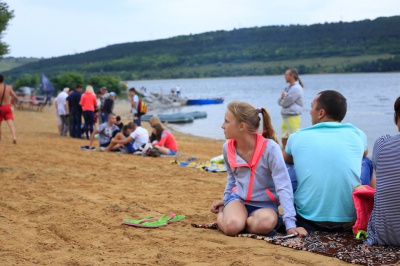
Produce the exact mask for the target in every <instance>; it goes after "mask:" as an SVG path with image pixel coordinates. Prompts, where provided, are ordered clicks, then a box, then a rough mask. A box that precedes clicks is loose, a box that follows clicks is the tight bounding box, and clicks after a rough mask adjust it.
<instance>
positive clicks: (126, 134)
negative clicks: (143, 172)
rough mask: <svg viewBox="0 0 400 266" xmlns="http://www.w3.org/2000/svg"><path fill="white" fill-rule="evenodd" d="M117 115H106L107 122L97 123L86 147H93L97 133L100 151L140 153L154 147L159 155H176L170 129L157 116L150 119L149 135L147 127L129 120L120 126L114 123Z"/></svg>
mask: <svg viewBox="0 0 400 266" xmlns="http://www.w3.org/2000/svg"><path fill="white" fill-rule="evenodd" d="M116 122H117V116H116V115H115V114H113V113H111V114H109V115H108V119H107V122H104V123H102V124H100V125H99V127H98V128H97V129H96V130H95V131H94V132H93V134H92V136H91V137H90V143H89V146H88V148H89V149H90V150H91V149H93V148H95V147H94V145H93V143H94V136H95V135H96V134H98V135H99V147H100V150H101V151H105V152H112V151H118V152H122V153H127V154H142V155H143V152H145V151H149V149H153V150H154V149H155V150H156V151H157V153H158V154H159V155H176V153H177V152H178V145H177V142H176V139H175V137H174V136H173V135H172V133H171V131H170V130H169V129H167V128H166V127H165V126H164V125H163V124H162V123H161V121H160V119H159V118H158V117H157V116H153V117H151V119H150V126H151V127H152V128H153V131H152V134H151V136H150V135H149V133H148V131H147V129H145V128H143V127H142V126H139V125H137V124H136V123H134V122H129V123H128V124H127V125H124V126H123V127H122V128H119V127H118V126H117V125H116Z"/></svg>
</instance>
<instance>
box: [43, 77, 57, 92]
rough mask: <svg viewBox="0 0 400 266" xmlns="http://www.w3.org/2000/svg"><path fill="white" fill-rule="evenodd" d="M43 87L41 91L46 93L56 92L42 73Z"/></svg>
mask: <svg viewBox="0 0 400 266" xmlns="http://www.w3.org/2000/svg"><path fill="white" fill-rule="evenodd" d="M40 81H41V86H40V89H41V90H42V91H43V92H45V93H49V94H50V93H53V91H55V89H54V86H53V84H51V82H50V80H49V79H48V78H47V77H46V76H45V75H44V74H43V73H42V77H41V79H40Z"/></svg>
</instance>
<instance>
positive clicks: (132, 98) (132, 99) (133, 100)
mask: <svg viewBox="0 0 400 266" xmlns="http://www.w3.org/2000/svg"><path fill="white" fill-rule="evenodd" d="M128 100H129V103H130V104H131V113H132V116H133V123H135V124H136V125H138V126H141V123H140V116H139V112H138V107H139V96H137V94H136V89H135V88H130V89H129V98H128Z"/></svg>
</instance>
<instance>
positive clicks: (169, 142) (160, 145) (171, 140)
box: [153, 124, 178, 155]
mask: <svg viewBox="0 0 400 266" xmlns="http://www.w3.org/2000/svg"><path fill="white" fill-rule="evenodd" d="M154 129H155V133H156V138H157V142H155V143H153V147H154V148H156V149H157V150H159V151H160V154H164V155H176V153H177V152H178V144H177V143H176V140H175V137H174V136H173V135H172V133H171V131H170V130H168V129H165V128H164V127H163V126H162V124H155V125H154Z"/></svg>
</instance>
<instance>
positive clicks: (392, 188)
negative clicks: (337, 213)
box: [364, 97, 400, 246]
mask: <svg viewBox="0 0 400 266" xmlns="http://www.w3.org/2000/svg"><path fill="white" fill-rule="evenodd" d="M394 123H395V124H396V126H397V130H398V131H400V97H398V98H397V99H396V101H395V103H394ZM372 161H373V165H374V170H375V173H376V192H375V196H374V208H373V210H372V213H371V216H370V219H369V222H368V229H367V232H368V239H367V240H366V241H365V243H364V244H366V245H382V246H400V234H399V230H400V222H399V221H400V210H399V205H400V198H399V194H400V179H399V173H400V164H399V163H398V162H399V161H400V135H399V134H397V135H395V136H390V135H384V136H382V137H380V138H378V139H377V140H376V141H375V145H374V149H373V152H372Z"/></svg>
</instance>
